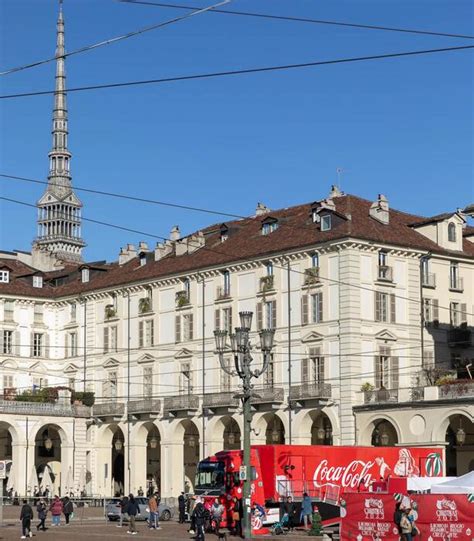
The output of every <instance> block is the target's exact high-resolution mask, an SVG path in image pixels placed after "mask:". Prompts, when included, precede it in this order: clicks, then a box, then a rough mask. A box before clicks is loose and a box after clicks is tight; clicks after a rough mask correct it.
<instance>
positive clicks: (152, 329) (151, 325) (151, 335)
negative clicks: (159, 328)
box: [150, 319, 155, 346]
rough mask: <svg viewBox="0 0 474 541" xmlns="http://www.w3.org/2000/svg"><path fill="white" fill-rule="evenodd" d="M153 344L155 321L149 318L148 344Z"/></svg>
mask: <svg viewBox="0 0 474 541" xmlns="http://www.w3.org/2000/svg"><path fill="white" fill-rule="evenodd" d="M154 345H155V322H154V320H153V319H150V346H154Z"/></svg>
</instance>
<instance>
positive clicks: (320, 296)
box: [317, 291, 323, 323]
mask: <svg viewBox="0 0 474 541" xmlns="http://www.w3.org/2000/svg"><path fill="white" fill-rule="evenodd" d="M317 299H318V323H321V321H323V292H322V291H320V292H319V293H318V297H317Z"/></svg>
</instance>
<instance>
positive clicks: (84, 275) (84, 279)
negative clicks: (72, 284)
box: [81, 268, 90, 284]
mask: <svg viewBox="0 0 474 541" xmlns="http://www.w3.org/2000/svg"><path fill="white" fill-rule="evenodd" d="M89 276H90V273H89V269H88V268H84V269H82V271H81V281H82V283H83V284H85V283H86V282H88V281H89Z"/></svg>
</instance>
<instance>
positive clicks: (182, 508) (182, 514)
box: [178, 492, 186, 524]
mask: <svg viewBox="0 0 474 541" xmlns="http://www.w3.org/2000/svg"><path fill="white" fill-rule="evenodd" d="M178 510H179V519H178V522H179V523H180V524H184V523H185V522H186V498H185V497H184V492H181V494H180V495H179V496H178Z"/></svg>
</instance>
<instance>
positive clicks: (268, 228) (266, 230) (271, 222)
mask: <svg viewBox="0 0 474 541" xmlns="http://www.w3.org/2000/svg"><path fill="white" fill-rule="evenodd" d="M277 229H278V220H277V219H276V218H265V220H264V221H263V222H262V235H269V234H270V233H273V231H276V230H277Z"/></svg>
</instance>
